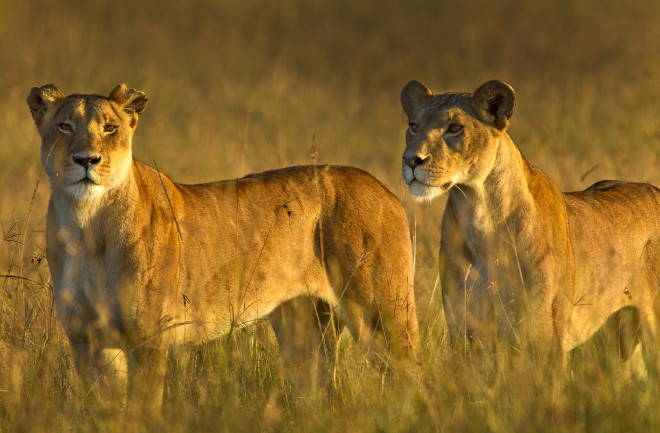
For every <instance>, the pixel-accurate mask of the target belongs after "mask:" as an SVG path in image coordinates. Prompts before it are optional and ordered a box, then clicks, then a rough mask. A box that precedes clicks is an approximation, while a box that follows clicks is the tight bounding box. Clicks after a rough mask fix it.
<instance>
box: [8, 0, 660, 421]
mask: <svg viewBox="0 0 660 433" xmlns="http://www.w3.org/2000/svg"><path fill="white" fill-rule="evenodd" d="M0 11H2V13H1V14H0V120H1V121H2V124H3V127H2V128H0V227H1V229H2V235H3V240H2V243H1V244H0V267H1V268H2V269H0V274H2V275H3V276H2V277H0V431H1V432H42V431H44V432H46V431H48V432H51V431H85V432H87V431H99V432H115V431H177V432H186V431H227V432H229V431H231V432H233V433H235V432H243V431H245V432H253V431H291V432H294V431H295V432H298V431H309V432H316V431H318V432H322V431H346V432H371V431H406V432H407V431H420V432H421V431H446V432H456V431H466V432H467V431H475V432H484V431H493V432H515V431H521V432H531V431H566V432H582V431H597V432H619V431H660V411H659V410H658V407H659V404H660V400H659V399H658V398H657V396H655V394H653V393H652V392H650V391H649V386H648V384H647V383H646V382H645V381H644V380H643V378H641V379H639V378H633V379H627V378H625V377H623V375H622V374H621V373H620V372H619V366H618V365H617V362H616V361H613V360H609V359H605V360H603V357H602V356H599V353H598V351H599V347H600V346H599V345H598V344H597V342H594V343H589V344H587V345H586V346H585V347H584V348H582V349H581V350H580V351H579V352H578V353H576V354H575V355H574V356H573V358H572V360H571V371H570V373H568V374H567V375H566V376H565V377H564V378H562V379H561V383H560V386H559V387H558V388H557V387H550V386H548V379H547V377H546V376H547V375H546V373H545V372H544V371H543V368H542V366H541V365H534V364H525V363H521V364H520V365H519V366H518V368H516V369H512V370H510V371H503V372H498V373H497V374H498V375H499V377H498V378H497V380H495V381H494V382H493V381H492V380H488V379H487V377H489V376H490V373H492V372H489V371H487V370H488V367H487V366H483V367H474V366H473V367H472V368H465V366H463V365H462V364H461V362H460V357H457V356H455V355H454V354H453V353H452V350H451V348H450V347H448V345H447V337H446V335H445V329H444V323H443V317H442V308H441V295H440V289H439V288H438V287H437V285H436V276H437V275H436V274H437V271H436V259H437V249H438V245H439V240H440V234H439V229H440V223H441V215H442V210H443V206H444V203H443V200H442V199H439V200H436V201H435V202H433V203H430V204H428V203H427V204H420V203H417V202H414V201H413V200H412V199H411V198H410V197H409V196H408V193H407V191H406V188H405V185H404V183H403V181H402V180H401V175H400V164H401V159H400V158H401V153H402V151H403V146H404V132H405V128H406V122H405V118H404V115H403V112H402V109H401V107H400V104H399V92H400V90H401V88H402V86H403V85H404V84H405V83H406V82H408V81H409V80H411V79H418V80H421V81H423V82H425V83H426V84H427V85H429V86H430V87H431V88H432V89H433V90H434V91H436V92H444V91H472V90H474V89H476V87H477V86H478V85H480V84H481V83H483V82H484V81H487V80H490V79H494V78H497V79H502V80H504V81H506V82H508V83H509V84H511V85H512V86H513V87H514V89H515V90H516V92H517V105H516V110H515V112H514V115H513V118H512V121H511V126H510V128H509V133H510V134H511V136H512V137H513V138H514V140H515V141H516V143H517V144H518V146H519V147H520V148H521V150H522V152H523V154H524V155H525V157H526V158H527V159H528V161H529V162H531V163H532V164H534V165H537V166H539V167H540V168H542V169H543V170H544V171H545V172H546V173H547V174H548V175H549V176H550V177H551V178H552V179H554V180H555V181H556V182H557V183H558V184H559V186H560V187H561V188H562V189H563V190H576V189H583V188H586V187H587V186H589V185H590V184H592V183H593V182H595V181H596V180H598V179H605V178H609V179H631V180H637V181H643V182H650V183H653V184H655V185H660V169H659V162H660V3H658V2H653V1H647V0H629V1H624V0H606V1H596V0H574V1H571V0H557V1H553V2H550V1H539V2H525V1H517V0H501V1H485V0H465V1H460V2H459V1H450V0H443V1H439V0H438V1H424V0H409V1H406V2H403V1H394V0H381V1H376V0H365V1H351V0H310V1H304V0H280V1H277V2H261V1H257V0H243V1H234V0H188V1H182V0H175V1H172V2H168V3H163V2H160V1H156V0H143V1H140V2H127V1H122V0H116V1H109V0H95V1H89V2H76V1H73V0H61V1H59V2H52V1H47V0H24V1H20V2H17V1H10V0H0ZM51 82H52V83H55V84H57V85H58V86H59V87H60V88H62V89H63V90H64V91H65V92H67V93H100V94H108V93H109V92H110V90H111V89H112V88H113V87H114V86H115V85H116V84H118V83H120V82H126V83H127V84H128V85H129V86H131V87H135V88H138V89H140V90H143V91H145V92H146V93H147V95H148V97H149V101H150V102H149V106H148V107H147V109H146V111H145V112H144V114H143V115H142V117H141V119H140V124H139V126H138V129H137V132H136V135H135V138H134V153H135V157H136V158H137V159H139V160H142V161H144V162H146V163H148V164H151V165H154V164H156V165H157V166H158V168H159V169H160V170H161V171H163V172H164V173H166V174H167V175H168V176H170V177H171V178H172V179H174V180H176V181H178V182H183V183H200V182H208V181H212V180H218V179H228V178H236V177H239V176H243V175H245V174H248V173H251V172H258V171H263V170H268V169H273V168H278V167H284V166H288V165H298V164H307V163H311V162H312V156H311V155H312V153H313V151H315V152H318V162H319V163H328V164H339V165H353V166H357V167H361V168H363V169H366V170H367V171H370V172H371V173H373V174H374V175H376V176H377V177H379V178H380V179H381V180H383V181H384V182H385V183H386V184H387V185H388V186H389V187H390V188H391V189H392V190H393V191H394V192H395V194H397V195H398V196H399V197H400V198H401V199H402V201H403V203H404V205H405V207H406V209H407V212H408V216H409V221H410V226H411V230H412V232H413V233H414V234H415V237H414V240H415V255H416V281H415V287H416V296H417V305H418V314H419V322H420V330H421V333H422V339H423V358H424V362H425V380H424V384H423V385H420V384H418V383H406V382H404V383H401V382H400V381H397V379H396V378H391V377H385V376H382V375H381V374H380V372H379V371H377V370H375V369H374V368H371V367H370V366H369V365H367V364H366V363H365V361H364V360H363V359H362V358H361V356H360V355H359V354H357V353H355V351H354V350H352V348H351V343H350V341H347V342H343V343H342V344H343V345H342V349H341V350H340V352H341V353H340V355H341V356H340V357H339V359H338V361H337V364H336V366H335V369H334V371H332V372H330V377H331V380H329V381H328V383H322V384H320V385H314V386H316V388H318V392H316V393H314V394H312V395H308V396H302V397H301V396H297V395H295V393H293V392H292V391H291V389H289V388H288V386H287V385H286V383H285V382H283V380H282V377H281V374H280V370H279V367H278V352H277V348H276V347H274V346H273V345H272V343H271V342H270V340H269V339H268V338H264V337H263V335H265V334H264V332H262V331H261V330H259V329H256V330H255V329H254V328H250V329H246V330H243V331H240V332H237V333H236V334H235V335H233V336H231V337H229V338H226V339H223V340H222V341H218V342H215V343H210V344H209V345H207V346H205V347H202V348H199V349H195V350H192V351H190V350H183V351H182V352H187V353H179V354H178V355H180V356H177V354H175V355H174V356H173V357H172V360H171V363H170V364H171V367H170V371H169V373H168V385H167V397H166V400H165V404H164V409H163V412H162V416H161V417H160V418H147V417H144V418H140V417H137V418H134V419H130V420H123V419H121V420H120V419H116V417H113V416H112V415H111V414H110V413H105V412H103V411H102V410H97V409H96V408H95V407H94V405H93V403H90V402H89V399H88V396H87V395H86V394H85V393H81V392H79V391H77V390H76V388H75V385H74V384H75V376H74V374H73V370H72V362H71V360H70V355H69V352H68V349H67V343H66V337H65V335H64V333H63V331H62V329H61V327H60V326H59V324H58V322H57V317H56V315H55V314H54V311H53V308H52V302H53V301H52V293H51V290H52V288H51V284H50V275H49V271H48V267H47V261H46V260H45V258H44V254H45V253H44V249H45V236H44V232H45V216H46V209H47V202H48V197H49V186H48V179H47V178H46V176H45V175H44V174H43V173H42V172H41V166H40V163H39V138H38V134H37V131H36V129H35V127H34V124H33V122H32V119H31V117H30V114H29V111H28V108H27V105H26V103H25V100H26V97H27V94H28V92H29V90H30V88H31V87H33V86H38V85H43V84H47V83H51Z"/></svg>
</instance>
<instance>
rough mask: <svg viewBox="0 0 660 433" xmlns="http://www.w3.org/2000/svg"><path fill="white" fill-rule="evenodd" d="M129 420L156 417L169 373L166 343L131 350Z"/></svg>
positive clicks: (129, 365) (145, 345)
mask: <svg viewBox="0 0 660 433" xmlns="http://www.w3.org/2000/svg"><path fill="white" fill-rule="evenodd" d="M128 367H129V368H128V371H129V374H128V406H127V413H128V415H129V417H135V416H138V417H139V416H142V414H145V413H146V414H151V415H154V414H157V413H158V411H159V410H160V407H161V404H162V401H163V388H164V385H165V375H166V373H167V345H166V344H165V342H158V343H157V344H144V345H142V346H138V347H136V348H134V349H133V350H132V351H131V356H130V357H129V362H128Z"/></svg>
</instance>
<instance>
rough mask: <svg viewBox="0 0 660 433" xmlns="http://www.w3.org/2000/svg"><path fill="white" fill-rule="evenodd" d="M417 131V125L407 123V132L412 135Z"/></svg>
mask: <svg viewBox="0 0 660 433" xmlns="http://www.w3.org/2000/svg"><path fill="white" fill-rule="evenodd" d="M418 129H419V125H418V124H416V123H415V122H410V123H408V130H409V131H410V132H411V133H413V134H414V133H415V132H417V130H418Z"/></svg>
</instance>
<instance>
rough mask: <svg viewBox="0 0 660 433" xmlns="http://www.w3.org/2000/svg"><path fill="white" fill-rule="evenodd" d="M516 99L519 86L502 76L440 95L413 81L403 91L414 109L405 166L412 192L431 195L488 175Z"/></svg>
mask: <svg viewBox="0 0 660 433" xmlns="http://www.w3.org/2000/svg"><path fill="white" fill-rule="evenodd" d="M514 104H515V93H514V91H513V89H512V88H511V86H509V85H508V84H505V83H503V82H501V81H489V82H487V83H485V84H483V85H481V86H480V87H479V88H478V89H477V90H476V91H475V92H474V93H473V94H470V93H445V94H439V95H434V94H433V93H432V92H431V90H429V88H428V87H426V86H425V85H424V84H422V83H420V82H419V81H411V82H410V83H408V84H407V85H406V86H405V87H404V88H403V90H402V91H401V105H402V106H403V110H404V111H405V113H406V114H407V115H408V131H407V132H406V150H405V151H404V153H403V164H402V170H403V179H404V180H405V182H406V184H407V185H408V188H409V190H410V193H411V194H412V195H413V196H414V197H416V198H418V199H427V200H430V199H432V198H433V197H436V196H438V195H440V194H442V193H444V192H445V191H447V190H449V189H450V188H451V187H452V186H454V185H461V184H464V185H469V184H470V183H471V182H472V181H474V180H477V179H479V178H481V177H483V176H485V175H486V174H487V172H488V170H489V168H490V167H492V163H493V162H494V160H495V155H496V152H497V142H498V138H499V137H500V136H501V135H502V134H504V133H505V131H506V128H507V126H508V125H509V118H510V117H511V114H512V113H513V107H514Z"/></svg>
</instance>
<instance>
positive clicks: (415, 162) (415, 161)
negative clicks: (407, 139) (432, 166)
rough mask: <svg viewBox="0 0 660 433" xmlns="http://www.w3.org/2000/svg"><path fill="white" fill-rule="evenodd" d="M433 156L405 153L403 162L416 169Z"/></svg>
mask: <svg viewBox="0 0 660 433" xmlns="http://www.w3.org/2000/svg"><path fill="white" fill-rule="evenodd" d="M430 158H431V156H430V155H429V156H420V155H414V156H413V157H410V158H409V157H406V155H403V162H404V163H405V164H406V165H407V166H408V167H410V168H411V169H413V170H414V169H415V168H416V167H419V166H420V165H422V164H424V163H425V162H426V161H428V160H429V159H430Z"/></svg>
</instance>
